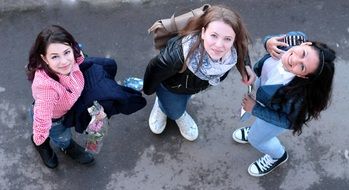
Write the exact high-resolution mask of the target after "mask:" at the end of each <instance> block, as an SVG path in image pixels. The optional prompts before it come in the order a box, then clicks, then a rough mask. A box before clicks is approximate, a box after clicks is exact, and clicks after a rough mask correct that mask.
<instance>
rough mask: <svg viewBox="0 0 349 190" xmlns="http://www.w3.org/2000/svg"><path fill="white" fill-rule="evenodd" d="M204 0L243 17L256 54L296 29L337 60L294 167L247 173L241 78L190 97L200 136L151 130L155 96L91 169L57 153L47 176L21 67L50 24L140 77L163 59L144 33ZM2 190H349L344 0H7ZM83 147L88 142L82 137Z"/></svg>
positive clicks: (117, 128)
mask: <svg viewBox="0 0 349 190" xmlns="http://www.w3.org/2000/svg"><path fill="white" fill-rule="evenodd" d="M203 3H211V4H224V5H227V6H229V7H232V8H234V9H235V10H237V11H238V12H239V13H240V14H241V16H242V18H243V20H244V21H245V23H246V25H247V28H248V30H249V33H250V36H251V41H252V44H251V48H250V52H251V58H252V62H256V61H257V60H258V58H261V56H262V55H263V54H264V53H265V50H264V49H263V44H262V43H261V39H262V38H263V37H264V36H265V35H268V34H279V33H285V32H288V31H292V30H300V31H304V32H305V33H307V34H308V35H309V37H310V39H314V40H319V41H323V42H326V43H327V44H328V45H330V46H331V47H332V48H334V49H335V50H336V52H337V60H336V74H335V81H334V82H335V83H334V89H333V98H332V104H331V105H330V107H329V108H328V109H327V110H326V111H324V112H323V113H322V115H321V118H320V120H318V121H312V122H311V123H310V124H309V127H305V128H304V131H303V133H302V135H300V136H293V135H292V134H291V132H289V133H286V134H283V135H281V136H280V140H281V141H282V143H283V144H284V146H285V147H286V149H287V151H288V152H289V156H290V157H289V160H288V161H287V162H286V163H285V164H283V165H282V166H280V167H279V168H277V169H276V170H275V171H273V172H272V173H271V174H269V175H267V176H264V177H260V178H256V177H252V176H250V175H249V174H248V173H247V167H248V166H249V164H250V163H252V162H253V161H255V160H256V159H257V158H259V157H260V156H261V155H262V154H261V153H259V152H257V151H256V150H255V149H253V148H252V147H250V146H249V145H248V144H244V145H241V144H237V143H235V142H234V141H233V140H232V138H231V134H232V132H233V130H234V129H236V128H239V127H242V126H245V125H248V124H250V123H251V122H252V121H248V122H247V123H241V122H240V121H239V110H240V101H241V97H242V95H243V94H244V93H245V91H246V90H247V89H246V87H245V86H243V85H242V83H241V82H240V77H239V74H238V72H237V71H236V70H234V71H233V72H230V74H229V75H228V78H227V79H226V80H225V81H224V82H223V83H222V84H221V85H220V86H218V87H214V88H211V89H209V90H207V91H205V92H203V93H200V94H198V95H195V96H194V97H193V99H192V101H191V103H190V104H189V108H188V112H189V113H190V114H191V115H192V116H193V118H194V119H195V120H196V121H197V124H198V126H199V138H198V139H197V140H196V141H194V142H189V141H186V140H185V139H184V138H183V137H182V136H181V135H180V133H179V130H178V127H177V126H176V125H175V124H174V122H173V121H169V123H168V125H167V127H166V129H165V131H164V132H163V134H161V135H155V134H153V133H152V132H151V131H150V130H149V127H148V116H149V113H150V111H151V109H152V106H153V102H154V99H155V96H154V95H151V96H146V99H147V101H148V104H147V106H146V107H145V108H144V109H142V110H140V111H138V112H136V113H134V114H131V115H121V114H120V115H115V116H113V117H112V118H111V119H110V129H109V132H108V135H107V136H106V138H105V142H104V145H103V147H102V150H101V152H100V153H99V154H98V155H96V164H95V165H93V166H90V167H86V166H81V165H79V164H77V163H75V162H74V161H72V160H71V159H70V158H68V157H67V156H65V155H64V154H63V153H62V152H60V151H59V150H56V151H57V154H58V159H59V166H58V168H56V169H54V170H51V169H48V168H46V167H45V166H44V165H43V164H42V161H41V159H40V157H39V155H38V153H37V152H36V151H35V149H34V147H33V145H32V144H31V142H30V135H31V131H32V129H31V126H30V124H29V123H30V122H29V116H28V110H29V106H30V104H31V102H32V96H31V90H30V83H29V82H28V81H27V80H26V76H25V70H24V66H25V65H26V64H27V59H28V52H29V49H30V47H31V45H32V43H33V41H34V39H35V37H36V35H37V34H38V32H39V31H41V30H42V29H43V28H44V27H45V26H48V25H50V24H59V25H62V26H63V27H65V28H66V29H67V30H68V31H70V32H71V33H72V34H73V35H74V36H75V38H76V39H77V40H78V41H79V42H80V43H81V44H82V45H83V48H84V51H85V52H86V53H87V54H88V55H89V56H100V57H111V58H114V59H115V60H116V62H117V64H118V73H117V76H116V78H115V80H117V81H123V80H124V79H125V78H127V77H129V76H134V77H140V78H142V77H143V74H144V70H145V68H146V65H147V63H148V61H149V60H150V59H151V58H152V57H153V56H155V55H156V53H157V51H156V50H155V49H154V48H153V46H152V37H151V36H150V35H148V34H147V29H148V27H150V26H151V24H152V23H153V22H154V21H155V20H157V19H159V18H166V17H169V16H171V15H172V14H173V13H176V14H180V13H184V12H186V11H188V10H189V9H193V8H196V7H198V6H200V5H202V4H203ZM0 44H1V46H0V65H1V69H0V129H1V132H0V142H1V143H0V190H17V189H18V190H22V189H23V190H39V189H40V190H41V189H44V190H51V189H52V190H61V189H66V190H68V189H84V190H87V189H91V190H94V189H106V190H112V189H113V190H114V189H115V190H119V189H123V190H137V189H139V190H158V189H164V190H165V189H166V190H182V189H183V190H242V189H246V190H250V189H255V190H273V189H281V190H304V189H307V190H319V189H320V190H327V189H335V190H344V189H348V187H349V146H348V145H349V138H348V137H349V130H348V123H349V118H348V116H347V115H348V110H349V100H348V94H349V86H348V81H349V78H348V74H349V65H348V60H349V54H348V49H349V1H347V0H332V1H326V0H322V1H317V0H308V1H279V0H265V1H259V0H217V1H206V0H191V1H188V0H131V1H127V0H99V1H98V0H97V1H92V0H64V1H58V0H57V1H49V0H26V1H24V0H21V1H12V0H0ZM74 136H75V138H76V139H77V140H78V141H79V142H80V143H82V142H83V140H84V139H83V137H84V136H83V135H81V134H75V133H74Z"/></svg>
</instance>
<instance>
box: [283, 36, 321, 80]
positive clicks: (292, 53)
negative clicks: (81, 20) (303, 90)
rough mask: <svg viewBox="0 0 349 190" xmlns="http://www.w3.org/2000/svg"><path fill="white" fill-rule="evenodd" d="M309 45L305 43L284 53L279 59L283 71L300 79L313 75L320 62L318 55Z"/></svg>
mask: <svg viewBox="0 0 349 190" xmlns="http://www.w3.org/2000/svg"><path fill="white" fill-rule="evenodd" d="M310 45H311V43H310V42H306V43H303V44H301V45H299V46H294V47H292V48H290V49H289V50H288V51H286V52H285V53H284V54H283V55H282V57H281V61H282V65H283V67H284V69H285V70H286V71H288V72H291V73H293V74H295V75H296V76H298V77H302V78H306V77H307V75H309V74H311V73H315V71H316V69H317V68H318V66H319V62H320V60H319V54H318V52H317V51H316V50H315V49H314V48H313V47H312V46H310Z"/></svg>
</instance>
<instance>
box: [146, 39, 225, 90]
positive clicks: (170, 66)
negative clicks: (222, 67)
mask: <svg viewBox="0 0 349 190" xmlns="http://www.w3.org/2000/svg"><path fill="white" fill-rule="evenodd" d="M183 63H184V56H183V50H182V38H181V37H177V36H176V37H174V38H172V39H170V40H169V41H168V43H167V46H166V47H165V48H163V49H162V50H161V51H160V53H159V54H158V55H157V56H156V57H154V58H153V59H151V60H150V62H149V64H148V66H147V69H146V71H145V74H144V86H143V91H144V93H145V94H147V95H150V94H153V93H154V92H155V91H156V88H157V87H158V85H160V83H162V84H163V85H164V86H165V87H166V88H167V89H168V90H169V91H171V92H174V93H181V94H195V93H198V92H200V91H202V90H205V89H206V88H207V87H208V86H209V83H208V81H206V80H201V79H200V78H198V77H197V76H195V75H194V73H192V72H191V71H190V70H189V69H188V68H187V69H186V70H185V71H184V72H182V73H179V72H180V70H181V69H182V67H183ZM228 73H229V71H227V72H226V73H225V74H224V75H223V76H222V77H221V81H222V80H224V79H225V78H226V76H227V75H228Z"/></svg>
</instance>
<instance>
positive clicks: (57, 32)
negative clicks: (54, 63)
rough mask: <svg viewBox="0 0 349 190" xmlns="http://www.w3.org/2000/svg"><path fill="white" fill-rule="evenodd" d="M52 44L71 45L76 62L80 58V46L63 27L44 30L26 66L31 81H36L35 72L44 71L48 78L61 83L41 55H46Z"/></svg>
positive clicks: (30, 53)
mask: <svg viewBox="0 0 349 190" xmlns="http://www.w3.org/2000/svg"><path fill="white" fill-rule="evenodd" d="M52 43H61V44H66V45H69V46H70V47H71V48H72V49H73V53H74V58H75V61H76V59H77V58H78V57H79V56H80V48H79V44H78V43H77V42H76V41H75V39H74V37H73V36H72V35H71V34H70V33H69V32H67V31H66V30H65V29H64V28H63V27H61V26H58V25H51V26H49V27H47V28H45V29H43V30H42V31H41V32H40V33H39V34H38V36H37V37H36V40H35V43H34V44H33V46H32V48H31V49H30V52H29V62H28V65H27V66H26V73H27V77H28V80H29V81H33V80H34V76H35V71H36V70H39V69H42V70H44V71H45V72H46V73H47V75H48V76H50V77H51V78H53V79H54V80H56V81H59V77H58V75H57V74H56V73H55V72H54V71H52V69H50V67H49V66H48V65H47V64H46V63H45V61H44V60H43V59H42V58H41V55H43V56H45V55H46V53H47V52H46V51H47V48H48V46H49V45H50V44H52Z"/></svg>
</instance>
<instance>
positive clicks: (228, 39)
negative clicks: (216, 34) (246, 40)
mask: <svg viewBox="0 0 349 190" xmlns="http://www.w3.org/2000/svg"><path fill="white" fill-rule="evenodd" d="M232 40H233V39H231V38H225V41H228V42H231V41H232Z"/></svg>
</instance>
